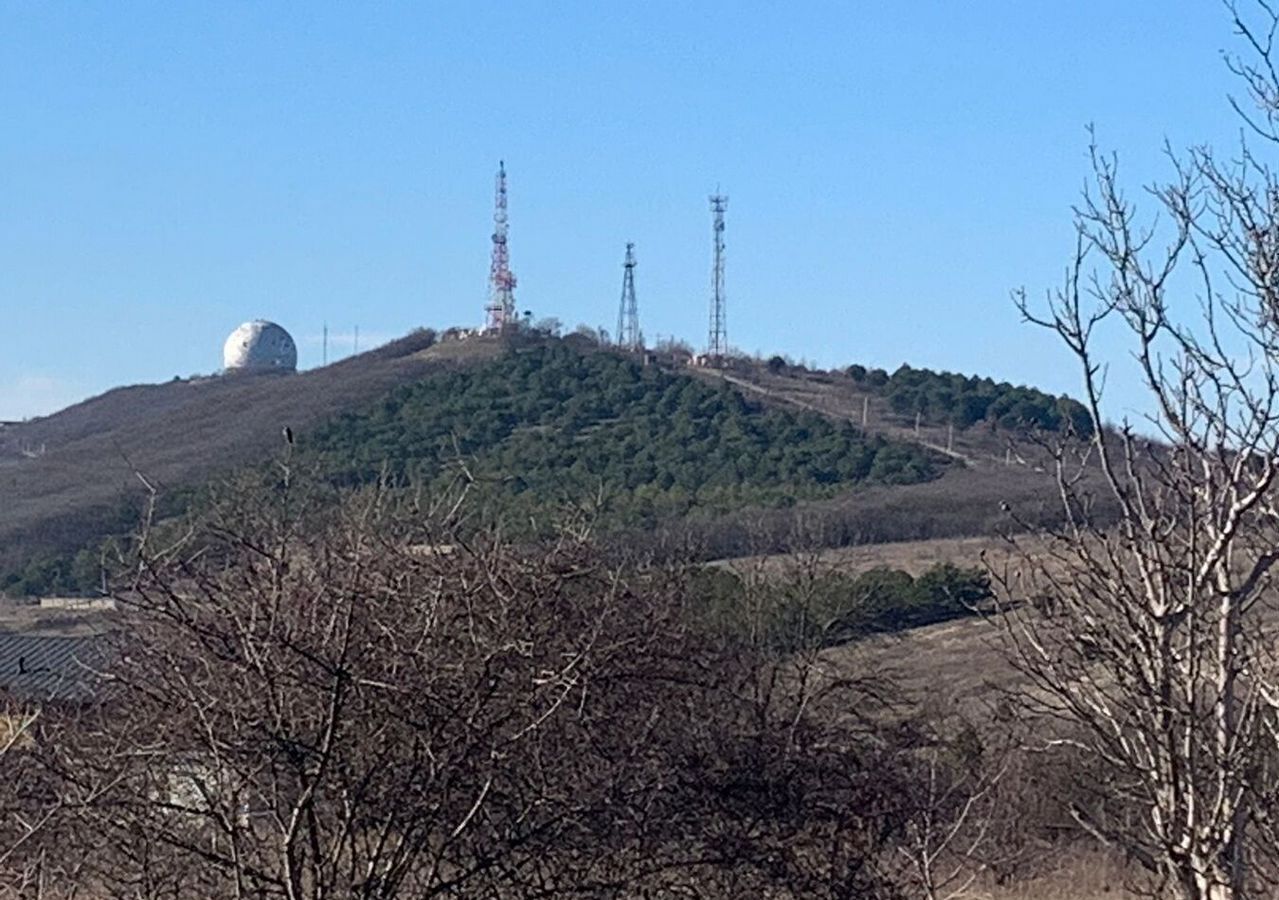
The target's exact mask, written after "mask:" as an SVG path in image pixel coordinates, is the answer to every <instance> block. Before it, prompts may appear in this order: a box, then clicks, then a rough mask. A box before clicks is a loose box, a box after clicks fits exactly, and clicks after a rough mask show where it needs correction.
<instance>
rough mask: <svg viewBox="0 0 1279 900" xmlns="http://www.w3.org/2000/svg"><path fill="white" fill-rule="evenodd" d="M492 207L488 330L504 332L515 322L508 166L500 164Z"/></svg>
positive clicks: (486, 310) (486, 328)
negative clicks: (508, 240)
mask: <svg viewBox="0 0 1279 900" xmlns="http://www.w3.org/2000/svg"><path fill="white" fill-rule="evenodd" d="M496 194H497V196H496V199H495V201H494V204H493V259H492V262H491V263H490V265H489V301H488V305H487V306H486V307H485V308H484V311H485V313H486V314H487V322H486V325H485V330H487V331H501V330H503V329H504V328H506V327H507V326H508V325H511V324H513V323H514V322H515V275H514V274H512V272H511V255H510V250H509V249H508V248H507V246H506V238H507V228H508V221H507V216H506V163H505V162H499V163H498V164H497V191H496Z"/></svg>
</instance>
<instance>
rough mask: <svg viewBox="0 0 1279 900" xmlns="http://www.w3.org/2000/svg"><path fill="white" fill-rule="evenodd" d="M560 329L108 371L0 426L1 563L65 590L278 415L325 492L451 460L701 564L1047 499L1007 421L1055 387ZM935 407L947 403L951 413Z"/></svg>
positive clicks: (972, 530) (223, 467) (253, 458)
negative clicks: (45, 571) (312, 356)
mask: <svg viewBox="0 0 1279 900" xmlns="http://www.w3.org/2000/svg"><path fill="white" fill-rule="evenodd" d="M575 337H578V336H570V337H569V338H565V339H562V340H561V339H557V338H552V337H546V336H540V337H539V336H529V335H524V336H521V337H519V338H518V339H514V340H513V339H511V338H509V337H508V338H503V339H497V338H491V337H479V336H472V337H469V338H467V339H465V340H456V339H455V340H448V341H443V342H437V341H436V339H435V334H434V333H433V332H429V331H422V332H418V333H415V334H412V335H409V336H408V337H406V338H403V339H401V340H399V341H396V342H393V343H391V344H388V345H386V346H384V347H382V348H379V349H378V350H375V351H370V352H368V353H365V354H362V355H360V356H356V357H352V358H349V359H346V360H343V361H341V362H339V363H336V364H334V365H330V366H326V367H324V368H319V369H313V370H310V371H307V372H303V373H299V374H296V375H289V376H252V377H213V378H199V379H190V380H174V381H173V382H169V383H165V384H158V385H138V386H132V387H123V388H119V389H116V390H113V391H109V392H107V393H105V394H103V395H101V396H99V397H95V398H93V399H91V400H87V401H85V402H83V403H80V404H77V405H75V406H72V407H69V408H68V409H66V410H63V411H61V412H59V413H57V414H54V415H51V416H48V417H46V418H43V419H39V420H36V421H32V422H29V423H24V424H22V425H19V426H16V427H10V428H9V429H7V430H6V431H3V432H0V484H4V485H5V488H6V490H5V495H6V503H5V504H4V505H3V507H0V548H3V549H0V573H2V572H10V573H13V572H15V571H20V570H22V569H23V568H24V567H27V568H30V567H31V566H32V565H33V563H32V561H33V560H37V561H39V560H41V559H48V558H54V557H56V558H58V559H60V560H61V561H59V562H56V564H54V568H56V569H57V570H58V572H60V573H61V574H59V575H57V576H56V577H54V578H53V585H56V588H55V589H66V588H67V587H68V583H67V581H68V579H69V577H70V575H69V566H70V564H69V563H68V562H67V561H66V560H65V558H63V557H62V555H63V554H68V553H72V552H74V551H75V550H78V549H80V548H84V547H89V546H92V545H93V544H94V543H95V541H97V540H100V539H101V537H102V536H104V535H107V534H111V533H123V532H127V531H128V530H129V529H130V528H131V527H132V526H133V525H134V524H135V523H136V521H137V516H138V509H139V498H140V497H141V496H142V494H143V492H144V487H143V484H144V481H145V483H146V484H147V485H150V486H154V487H155V488H156V489H157V491H158V492H159V494H160V496H161V498H162V499H166V500H167V501H168V502H169V506H167V507H166V508H165V511H166V512H173V511H178V510H179V509H180V508H181V505H182V503H183V502H184V499H185V498H187V497H189V496H190V495H191V493H192V492H193V491H195V490H197V489H198V488H199V487H200V486H201V485H203V484H204V483H206V482H207V481H208V480H209V479H211V478H216V477H218V476H219V475H223V474H227V473H230V472H232V471H234V470H236V469H238V468H242V467H245V466H252V465H255V464H259V463H261V462H262V461H264V460H265V459H267V458H269V457H270V456H271V454H272V453H276V452H279V450H280V449H281V448H282V447H283V441H282V438H281V432H282V430H283V428H284V427H285V426H288V427H289V428H290V429H292V431H293V432H294V433H295V434H296V435H297V436H298V447H299V452H300V453H301V454H302V456H303V459H305V460H306V461H308V462H309V463H310V464H311V465H312V467H313V468H314V469H316V470H317V471H319V472H320V473H321V474H322V477H324V478H326V479H328V480H329V481H330V482H331V483H333V484H334V485H338V486H353V485H360V484H369V483H372V482H374V481H377V480H378V479H380V478H383V477H386V476H388V475H390V476H391V477H393V478H394V479H396V480H398V481H399V482H400V483H408V482H410V481H412V482H414V483H416V484H426V485H430V484H433V483H434V484H438V483H439V481H440V479H442V478H445V477H450V476H449V473H450V472H451V471H452V470H451V467H452V466H453V465H454V464H455V463H457V462H458V461H459V460H462V459H465V460H466V463H467V466H468V472H469V473H470V475H471V477H473V478H475V480H476V482H477V484H478V485H479V486H481V487H482V488H483V489H484V491H485V495H486V497H488V499H489V500H490V502H491V504H492V505H493V506H494V508H496V509H498V510H499V511H501V512H503V513H504V514H506V515H508V516H510V517H512V518H514V519H518V520H520V521H525V522H529V521H535V522H542V523H545V522H547V521H549V520H550V519H551V518H553V516H554V515H556V513H557V510H562V509H563V508H566V507H572V506H575V505H580V504H582V503H584V502H589V503H590V504H593V505H594V509H593V510H592V515H595V516H597V517H598V519H599V523H600V524H601V526H603V527H605V528H607V529H609V530H612V531H618V532H622V533H625V534H627V535H628V536H629V537H630V538H632V539H633V541H643V540H646V539H650V536H651V534H652V533H653V532H654V531H655V530H657V529H659V527H660V529H661V530H663V531H667V532H670V531H676V532H679V531H683V532H684V537H685V539H686V540H685V543H686V544H688V543H689V542H693V543H695V544H697V545H700V546H701V547H702V548H703V549H702V551H701V552H702V553H703V555H704V556H705V557H706V558H714V557H717V556H741V555H745V554H749V553H757V552H769V551H771V550H775V549H777V548H778V547H779V546H780V545H781V544H782V543H784V542H785V540H786V536H787V535H788V534H789V533H790V532H792V531H793V529H794V527H795V523H796V521H797V519H799V518H802V519H803V521H804V525H805V528H806V529H807V530H808V531H810V532H813V533H816V534H819V535H820V537H819V540H821V541H822V542H824V543H826V544H828V545H830V546H844V545H852V544H872V543H880V542H884V541H901V540H918V539H928V538H938V537H955V536H965V535H983V534H991V533H993V532H994V531H995V530H997V529H998V528H999V527H1000V526H1001V525H1006V524H1007V522H1006V519H1005V517H1004V514H1003V513H1002V512H1001V504H1003V503H1013V504H1015V505H1017V506H1018V508H1019V509H1020V510H1021V511H1023V513H1025V514H1028V515H1030V516H1032V517H1034V516H1036V515H1052V514H1053V511H1054V510H1055V505H1054V500H1053V497H1052V491H1051V484H1050V481H1049V479H1048V477H1047V476H1046V475H1045V473H1044V472H1043V471H1041V470H1040V468H1039V467H1038V466H1037V465H1036V464H1035V463H1034V459H1033V453H1032V450H1031V445H1030V444H1028V443H1026V442H1025V441H1022V440H1020V438H1019V436H1018V435H1019V432H1018V427H1019V426H1020V424H1021V423H1022V421H1023V419H1022V418H1019V416H1024V417H1025V418H1029V419H1032V420H1034V421H1035V424H1037V425H1038V426H1039V427H1048V428H1051V427H1064V423H1066V422H1067V421H1069V419H1070V416H1069V415H1061V414H1059V413H1058V412H1054V411H1060V410H1063V409H1065V410H1069V409H1070V407H1069V406H1068V405H1066V404H1067V401H1066V400H1065V399H1064V398H1052V397H1049V396H1047V395H1044V394H1041V393H1039V392H1037V391H1033V390H1032V389H1029V388H1021V387H1016V388H1014V387H1013V386H1010V385H997V384H995V383H994V382H992V381H989V380H980V379H963V378H961V377H960V376H952V375H947V374H945V373H925V372H923V370H911V369H909V367H903V370H899V371H898V372H895V373H893V374H892V375H891V376H890V375H888V374H887V373H882V372H875V371H871V372H866V371H865V370H862V369H861V368H860V367H857V366H854V367H850V369H848V370H845V371H836V372H813V371H809V370H807V369H803V368H801V367H797V366H792V365H788V364H785V363H782V364H781V365H779V364H778V362H779V360H777V359H775V360H772V361H769V362H768V363H764V362H762V361H760V362H751V361H748V360H735V361H733V363H732V365H731V366H730V367H728V368H727V369H724V370H718V369H701V368H697V367H693V366H689V365H687V363H686V360H684V359H683V358H681V357H679V356H678V355H676V354H670V353H666V354H663V353H656V354H653V353H650V354H625V353H620V352H617V351H613V350H611V349H610V348H604V347H600V346H599V345H596V344H593V343H592V342H589V341H585V340H580V339H579V340H575V339H574V338H575ZM904 386H906V387H904ZM907 388H908V389H909V390H910V391H912V392H913V393H912V394H911V397H912V399H911V400H910V401H909V402H908V403H904V402H903V401H902V400H901V397H902V396H903V394H904V393H905V392H906V390H907ZM974 397H978V399H977V400H976V401H974ZM921 398H922V399H921ZM947 403H951V404H952V405H953V406H954V408H955V409H958V410H961V412H962V413H963V415H962V416H959V415H956V416H949V420H947V419H948V414H947V412H946V404H947ZM978 407H980V409H979V412H980V415H976V414H974V412H973V410H974V409H977V408H978ZM912 409H913V410H914V412H915V413H918V415H915V414H912V412H911V410H912ZM1018 409H1020V410H1021V411H1022V412H1021V413H1018V412H1017V410H1018ZM924 411H926V413H927V414H926V415H925V414H924ZM990 411H993V413H991V414H989V415H988V414H987V413H988V412H990ZM965 416H966V417H967V418H964V417H965ZM863 420H864V427H863ZM957 422H958V425H957V424H956V423H957ZM1010 447H1012V448H1016V449H1015V452H1014V451H1012V450H1009V449H1008V448H1010ZM32 448H39V450H40V452H37V453H35V454H32V453H31V449H32ZM41 565H44V563H37V564H36V565H35V567H36V569H39V568H40V566H41ZM11 577H12V576H11ZM44 577H45V576H44V575H41V574H40V573H39V572H36V574H35V576H33V579H31V580H30V583H31V584H38V583H39V582H40V580H41V578H44ZM11 583H12V582H11ZM53 585H51V586H53Z"/></svg>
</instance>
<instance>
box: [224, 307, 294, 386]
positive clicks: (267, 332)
mask: <svg viewBox="0 0 1279 900" xmlns="http://www.w3.org/2000/svg"><path fill="white" fill-rule="evenodd" d="M222 367H223V370H224V371H225V373H226V374H228V375H231V374H241V373H254V372H296V371H297V368H298V347H297V344H295V343H293V337H292V336H291V335H290V334H289V333H288V332H287V331H285V330H284V329H283V328H281V327H280V326H279V325H276V324H275V323H274V322H268V321H266V320H265V319H254V320H253V321H252V322H245V323H244V324H243V325H241V326H240V327H239V328H237V329H236V330H235V331H233V332H231V335H230V337H228V338H227V339H226V343H225V344H223V346H222Z"/></svg>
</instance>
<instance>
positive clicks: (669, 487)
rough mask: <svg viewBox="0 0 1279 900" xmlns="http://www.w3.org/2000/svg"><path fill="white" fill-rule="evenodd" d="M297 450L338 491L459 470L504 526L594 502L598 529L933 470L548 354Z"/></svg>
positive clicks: (405, 391)
mask: <svg viewBox="0 0 1279 900" xmlns="http://www.w3.org/2000/svg"><path fill="white" fill-rule="evenodd" d="M304 447H305V448H306V450H307V451H308V452H309V453H310V454H311V456H312V457H313V458H315V459H318V460H319V461H320V462H321V468H322V470H323V471H325V472H326V473H328V475H329V476H330V477H331V478H333V479H334V480H335V481H337V482H338V483H341V484H351V485H354V484H367V483H371V482H373V481H375V480H377V479H379V478H381V477H383V476H384V475H385V474H386V473H387V472H388V471H389V472H390V473H391V474H392V475H393V476H394V477H396V478H398V479H401V480H420V481H425V482H427V483H430V482H432V481H434V480H437V479H439V478H441V477H444V475H445V473H449V472H451V471H452V468H451V467H450V462H452V461H455V460H465V461H466V463H467V465H468V468H469V471H470V472H471V474H472V475H473V476H474V477H475V478H476V479H477V481H479V482H481V483H483V484H486V485H488V486H490V488H491V494H492V495H495V496H497V497H498V498H499V501H500V503H501V505H502V506H503V508H504V509H505V510H506V511H507V512H509V513H510V514H511V515H512V517H513V518H514V519H518V520H527V519H528V518H529V517H530V516H536V515H537V514H539V513H545V512H548V511H549V510H550V509H551V508H552V507H553V506H554V505H555V504H557V503H565V502H567V503H576V502H580V501H581V500H583V499H584V498H603V505H602V509H601V512H602V513H603V514H604V516H605V518H606V520H607V521H608V522H610V523H611V524H614V525H630V526H650V527H651V526H653V525H655V524H657V523H658V522H661V521H664V520H669V519H673V518H680V517H685V516H690V515H691V516H698V515H710V514H717V513H722V512H725V511H728V510H732V509H738V508H742V507H748V506H792V505H794V504H795V503H796V502H798V501H800V500H804V499H813V498H820V497H829V496H833V495H835V494H837V493H840V492H842V491H847V490H848V489H849V488H851V487H853V486H857V485H863V484H881V485H896V484H913V483H918V482H923V481H927V480H930V479H932V478H934V477H936V476H937V475H938V474H939V472H940V469H941V467H942V464H941V463H940V462H939V461H938V459H937V458H936V457H935V456H933V455H931V454H929V453H927V452H926V451H924V450H922V449H921V448H920V447H919V446H918V445H915V444H910V443H905V442H901V441H893V440H889V439H886V438H884V437H882V436H879V435H867V434H864V433H862V431H861V430H860V429H858V428H856V427H854V426H853V425H851V424H849V423H847V422H843V423H840V422H834V421H831V420H830V419H829V418H826V417H823V416H820V415H817V414H814V413H808V412H799V411H794V410H785V409H776V408H771V407H769V406H766V405H764V404H761V403H759V402H758V401H755V400H752V399H749V398H747V397H744V396H743V395H742V394H741V393H740V392H738V391H735V390H733V389H732V388H731V387H729V386H728V385H725V384H721V385H718V386H713V385H708V384H706V383H704V382H702V381H700V380H696V379H693V378H690V377H689V376H688V375H687V374H685V373H683V372H672V371H668V370H665V369H662V368H660V367H657V366H647V367H646V366H643V365H641V364H640V363H639V362H637V361H636V360H634V359H632V358H629V357H626V356H620V355H616V354H612V353H604V352H586V353H582V352H578V351H576V350H573V349H571V348H570V347H568V346H566V345H565V344H561V343H547V344H543V345H538V346H531V347H527V348H524V349H522V350H521V351H519V352H517V353H515V354H513V355H511V356H509V357H507V358H504V359H502V360H499V361H495V362H493V363H490V364H489V365H486V366H483V367H479V368H473V369H468V370H465V371H456V372H446V373H440V374H438V375H432V376H429V377H426V378H424V379H422V380H420V381H417V382H415V383H413V384H411V385H406V386H404V387H401V388H399V389H397V390H395V391H393V392H392V393H391V394H390V395H389V396H388V397H386V398H385V399H383V400H382V401H380V402H379V403H376V404H374V405H373V406H372V407H370V408H369V409H367V410H365V411H362V412H358V413H348V414H344V415H342V416H340V417H339V418H338V419H336V420H335V421H333V422H330V423H328V424H326V425H323V426H321V427H320V428H318V429H317V430H316V431H315V432H314V433H313V434H312V435H310V436H309V437H308V438H307V440H306V441H305V442H304Z"/></svg>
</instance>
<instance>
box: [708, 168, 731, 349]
mask: <svg viewBox="0 0 1279 900" xmlns="http://www.w3.org/2000/svg"><path fill="white" fill-rule="evenodd" d="M710 200H711V213H712V216H713V218H712V223H713V224H712V229H713V234H714V238H715V262H714V265H713V267H712V269H711V321H710V328H709V329H708V331H707V339H706V356H707V357H708V358H709V359H710V361H711V362H712V363H713V364H716V365H718V364H720V363H722V362H723V361H724V357H725V356H727V355H728V316H727V308H726V303H727V298H726V296H725V293H724V211H725V210H726V209H727V208H728V198H727V197H725V196H724V195H723V194H720V193H718V192H716V193H714V194H712V195H711V198H710Z"/></svg>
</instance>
